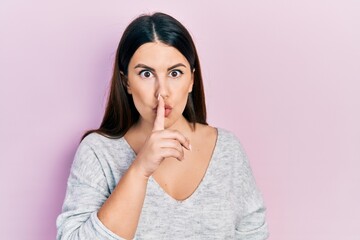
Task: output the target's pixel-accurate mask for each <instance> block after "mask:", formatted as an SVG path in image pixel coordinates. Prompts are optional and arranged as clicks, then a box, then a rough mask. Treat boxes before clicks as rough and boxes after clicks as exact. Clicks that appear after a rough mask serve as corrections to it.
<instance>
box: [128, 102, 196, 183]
mask: <svg viewBox="0 0 360 240" xmlns="http://www.w3.org/2000/svg"><path fill="white" fill-rule="evenodd" d="M158 101H159V103H158V107H157V113H156V118H155V121H154V127H153V131H152V133H151V134H150V135H149V136H148V138H147V139H146V141H145V143H144V145H143V147H142V148H141V150H140V151H139V153H138V155H137V157H136V159H135V160H134V163H135V164H136V165H137V166H138V167H139V170H140V171H141V172H142V174H143V175H144V177H146V178H149V177H150V176H151V175H152V174H153V172H155V170H156V169H157V168H158V167H159V165H160V164H161V162H162V161H163V160H164V159H165V158H169V157H174V158H176V159H177V160H179V161H181V160H183V159H184V150H183V148H186V149H187V150H190V148H191V146H190V142H189V140H188V139H187V138H186V137H185V136H184V135H183V134H181V133H180V132H178V131H174V130H165V129H164V124H165V117H164V115H165V104H164V100H163V98H162V97H161V96H160V95H159V98H158Z"/></svg>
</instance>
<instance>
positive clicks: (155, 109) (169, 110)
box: [153, 104, 172, 117]
mask: <svg viewBox="0 0 360 240" xmlns="http://www.w3.org/2000/svg"><path fill="white" fill-rule="evenodd" d="M157 107H158V106H156V107H155V108H154V109H153V110H154V112H155V113H157ZM171 111H172V107H171V106H169V105H167V104H166V105H165V114H164V116H165V117H168V116H169V115H170V113H171Z"/></svg>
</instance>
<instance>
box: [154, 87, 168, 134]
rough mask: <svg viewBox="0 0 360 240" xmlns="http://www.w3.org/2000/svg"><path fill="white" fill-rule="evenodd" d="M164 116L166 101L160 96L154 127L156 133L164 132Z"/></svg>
mask: <svg viewBox="0 0 360 240" xmlns="http://www.w3.org/2000/svg"><path fill="white" fill-rule="evenodd" d="M164 115H165V104H164V99H163V98H162V96H161V95H160V94H159V97H158V106H157V111H156V117H155V121H154V127H153V130H154V131H159V130H164V125H165V117H164Z"/></svg>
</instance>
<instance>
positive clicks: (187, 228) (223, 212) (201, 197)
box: [136, 178, 235, 239]
mask: <svg viewBox="0 0 360 240" xmlns="http://www.w3.org/2000/svg"><path fill="white" fill-rule="evenodd" d="M223 184H228V183H227V180H226V179H224V181H223V182H221V181H220V182H219V181H217V182H212V181H209V179H205V180H204V182H202V184H201V185H200V186H199V188H198V189H197V190H196V192H195V193H194V194H193V195H192V196H191V197H190V198H188V199H186V200H184V201H177V200H175V199H173V198H172V197H171V196H169V195H168V194H167V193H166V192H164V191H163V189H162V188H161V187H160V186H159V185H158V183H157V182H156V181H155V180H154V179H153V178H150V180H149V183H148V189H147V193H146V198H145V202H144V205H143V209H142V212H141V216H140V221H139V225H138V231H137V235H136V236H137V239H153V238H154V237H155V238H159V237H160V236H161V237H160V238H161V239H229V238H232V234H234V231H235V213H234V198H233V196H232V192H231V188H229V186H227V187H224V185H223ZM194 236H196V238H194ZM155 238H154V239H155Z"/></svg>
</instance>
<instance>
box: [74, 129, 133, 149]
mask: <svg viewBox="0 0 360 240" xmlns="http://www.w3.org/2000/svg"><path fill="white" fill-rule="evenodd" d="M127 147H128V146H127V144H126V141H125V140H124V137H121V138H111V137H107V136H104V135H101V134H99V133H91V134H89V135H87V136H86V137H85V138H84V139H83V140H82V141H81V142H80V145H79V149H82V148H91V149H92V150H93V151H95V152H102V151H110V150H118V149H119V148H127Z"/></svg>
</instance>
